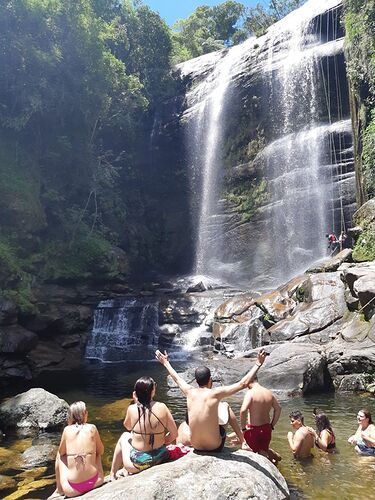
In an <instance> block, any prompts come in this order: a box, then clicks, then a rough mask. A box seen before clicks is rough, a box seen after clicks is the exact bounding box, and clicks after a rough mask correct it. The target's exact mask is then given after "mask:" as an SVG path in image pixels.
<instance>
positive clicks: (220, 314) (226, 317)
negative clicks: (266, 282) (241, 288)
mask: <svg viewBox="0 0 375 500" xmlns="http://www.w3.org/2000/svg"><path fill="white" fill-rule="evenodd" d="M254 307H255V306H254V298H253V297H252V295H249V294H242V295H236V296H234V297H230V298H229V299H227V300H226V301H225V302H223V303H222V304H220V306H219V307H218V308H217V309H216V311H215V320H216V321H219V322H221V323H226V322H230V321H234V322H236V323H242V322H243V321H246V320H248V319H250V318H249V317H248V314H247V312H248V311H249V310H250V311H252V310H253V309H254ZM251 314H253V313H251ZM244 316H245V317H244Z"/></svg>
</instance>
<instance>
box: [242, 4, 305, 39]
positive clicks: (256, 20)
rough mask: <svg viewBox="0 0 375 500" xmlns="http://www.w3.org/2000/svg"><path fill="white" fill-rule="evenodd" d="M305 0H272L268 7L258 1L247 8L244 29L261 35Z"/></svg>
mask: <svg viewBox="0 0 375 500" xmlns="http://www.w3.org/2000/svg"><path fill="white" fill-rule="evenodd" d="M305 2H306V0H271V1H270V2H269V5H268V7H264V5H262V4H261V3H258V4H257V5H256V6H255V7H252V8H249V9H248V10H247V12H246V19H245V22H244V30H245V32H247V34H248V35H253V36H254V35H255V36H261V35H263V34H264V33H265V31H266V29H267V28H268V27H269V26H271V25H272V24H274V23H276V22H277V21H279V20H280V19H282V18H283V17H285V16H286V15H287V14H289V12H291V11H292V10H294V9H297V8H298V7H300V6H301V5H302V4H304V3H305Z"/></svg>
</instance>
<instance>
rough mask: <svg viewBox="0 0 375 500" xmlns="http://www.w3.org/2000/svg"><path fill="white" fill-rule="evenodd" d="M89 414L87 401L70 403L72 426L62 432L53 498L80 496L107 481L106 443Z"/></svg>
mask: <svg viewBox="0 0 375 500" xmlns="http://www.w3.org/2000/svg"><path fill="white" fill-rule="evenodd" d="M87 416H88V413H87V410H86V405H85V403H84V402H83V401H77V402H76V403H73V404H72V405H70V408H69V412H68V425H67V426H66V427H65V429H64V431H63V433H62V436H61V442H60V446H59V450H58V452H57V457H56V464H55V471H56V486H57V488H56V491H55V492H54V494H53V495H52V496H51V497H50V498H53V497H54V496H57V495H65V496H67V497H69V498H71V497H76V496H78V495H82V494H83V493H86V492H87V491H90V490H92V489H94V488H96V487H97V486H100V485H101V484H103V480H104V474H103V467H102V458H101V456H102V455H103V452H104V446H103V443H102V441H101V439H100V436H99V432H98V429H97V428H96V427H95V425H93V424H88V423H87Z"/></svg>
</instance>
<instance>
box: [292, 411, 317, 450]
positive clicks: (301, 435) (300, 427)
mask: <svg viewBox="0 0 375 500" xmlns="http://www.w3.org/2000/svg"><path fill="white" fill-rule="evenodd" d="M289 418H290V423H291V425H292V427H293V429H294V430H295V431H296V432H295V433H294V435H293V432H292V431H289V432H288V435H287V437H288V443H289V446H290V449H291V450H292V452H293V455H294V457H295V458H310V457H312V456H313V455H312V453H311V450H312V449H313V448H314V436H313V434H312V432H311V431H310V429H309V428H308V427H306V426H305V424H304V419H303V415H302V413H301V412H300V411H299V410H295V411H292V412H291V413H290V415H289Z"/></svg>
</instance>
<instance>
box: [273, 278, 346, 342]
mask: <svg viewBox="0 0 375 500" xmlns="http://www.w3.org/2000/svg"><path fill="white" fill-rule="evenodd" d="M298 295H299V297H300V298H301V299H303V301H304V302H302V303H300V304H299V305H298V306H297V307H296V308H295V310H294V311H293V314H292V315H291V316H289V317H288V318H286V319H284V320H282V321H279V322H278V323H276V325H274V326H272V327H271V328H270V329H269V330H268V331H269V334H270V336H271V342H281V341H287V340H292V339H294V338H295V337H299V336H301V335H307V334H311V333H314V332H319V331H321V330H323V329H325V328H327V327H328V326H329V325H331V324H332V323H334V322H335V321H337V320H339V319H340V318H342V317H343V315H344V314H345V311H346V302H345V286H344V283H343V282H342V281H341V279H340V274H339V273H321V274H313V275H309V276H308V277H306V279H305V281H304V282H303V283H302V284H301V286H300V287H299V289H298Z"/></svg>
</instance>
